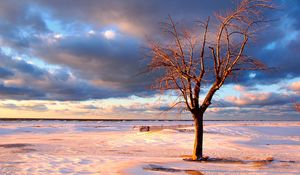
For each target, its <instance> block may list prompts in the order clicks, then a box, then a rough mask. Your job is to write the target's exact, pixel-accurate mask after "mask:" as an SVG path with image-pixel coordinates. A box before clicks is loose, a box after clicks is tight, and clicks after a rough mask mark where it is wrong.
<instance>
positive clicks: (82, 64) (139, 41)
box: [0, 0, 300, 100]
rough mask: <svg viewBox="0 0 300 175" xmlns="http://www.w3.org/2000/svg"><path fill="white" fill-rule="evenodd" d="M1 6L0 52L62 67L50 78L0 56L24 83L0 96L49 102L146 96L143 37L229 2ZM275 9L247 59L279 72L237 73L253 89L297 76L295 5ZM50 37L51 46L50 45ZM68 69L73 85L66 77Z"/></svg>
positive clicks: (81, 0)
mask: <svg viewBox="0 0 300 175" xmlns="http://www.w3.org/2000/svg"><path fill="white" fill-rule="evenodd" d="M277 2H278V3H279V4H280V1H277ZM0 4H1V6H0V19H1V20H0V39H1V40H0V43H1V47H10V48H12V49H13V50H14V51H15V52H17V53H19V54H26V55H28V56H32V57H36V58H38V59H41V60H43V61H45V62H46V63H48V64H54V65H58V66H61V67H63V68H65V69H64V70H58V69H57V70H55V72H54V73H50V72H49V71H48V70H47V69H43V68H40V67H38V66H35V65H34V63H33V64H29V63H27V62H26V61H22V60H13V59H11V58H10V57H4V56H2V57H1V62H2V63H1V62H0V65H1V68H0V78H1V79H2V80H5V79H12V77H14V78H15V79H21V80H23V82H22V83H20V84H15V85H14V86H8V85H5V84H3V85H2V86H1V88H2V89H3V90H2V92H5V91H7V92H13V91H15V92H16V94H20V93H18V92H19V91H20V92H22V91H23V93H25V94H28V95H27V96H20V95H18V96H13V93H8V94H6V95H4V93H3V95H4V97H5V98H13V99H20V98H21V99H22V98H23V99H30V98H31V97H32V98H33V99H55V100H87V99H103V98H109V97H125V96H129V95H133V94H134V95H149V94H151V93H153V92H150V91H149V90H148V89H147V88H146V87H148V86H149V85H150V84H151V83H152V82H153V79H154V78H153V76H150V77H147V75H139V76H137V74H138V73H139V72H140V71H141V69H142V68H143V64H142V61H141V60H142V58H143V53H142V51H143V50H142V49H141V48H142V47H143V43H144V41H145V36H148V37H151V38H152V37H153V38H155V37H157V36H159V34H158V32H159V30H160V26H159V22H161V21H163V20H165V19H166V17H167V15H172V16H173V18H174V19H175V20H176V21H178V22H182V21H184V22H187V23H192V22H194V21H196V20H199V19H205V18H206V17H207V15H211V16H212V15H213V11H215V10H221V9H225V8H227V7H228V6H230V5H232V3H231V1H220V0H204V1H203V0H202V1H199V0H190V1H185V0H165V1H161V0H149V1H141V0H126V1H111V0H102V1H99V0H89V1H86V0H77V1H71V0H64V1H60V0H51V1H50V0H47V1H11V0H6V1H1V2H0ZM280 6H281V7H280V10H278V11H276V12H274V13H272V14H274V18H278V17H279V16H280V18H279V19H278V20H277V21H275V22H272V23H271V26H270V27H268V28H267V29H266V30H265V31H263V32H262V33H260V34H259V36H258V38H257V41H256V43H255V44H252V45H251V48H250V49H248V52H249V53H250V54H253V55H254V56H257V57H259V58H262V60H263V61H264V62H266V63H267V65H269V66H271V67H276V68H278V69H277V70H276V71H275V72H271V73H268V72H261V73H257V74H256V77H255V78H249V76H248V73H247V74H244V75H243V76H242V77H241V78H240V79H241V81H242V82H244V83H248V84H249V82H252V84H253V85H255V84H256V83H270V82H277V81H279V80H282V78H285V77H287V76H288V77H297V76H300V69H299V68H298V66H299V65H300V58H299V54H297V52H298V50H299V49H300V48H299V46H300V41H299V36H300V35H297V32H299V31H300V24H299V20H298V19H299V18H300V9H299V6H300V4H299V2H296V1H293V2H288V3H282V4H280ZM47 20H52V21H56V22H58V24H59V25H60V26H59V28H60V30H65V31H64V34H63V36H62V37H61V38H56V39H54V38H53V36H52V35H54V34H55V33H57V32H58V33H59V31H51V30H54V29H53V28H55V27H57V26H49V25H50V24H47ZM52 25H54V24H52ZM85 26H88V27H90V28H91V29H93V30H95V32H96V33H97V34H96V35H87V33H84V32H87V31H81V30H82V29H84V27H85ZM50 28H51V29H50ZM109 28H113V29H116V32H117V36H116V38H115V39H112V40H108V39H106V38H104V37H103V36H102V34H101V32H102V31H103V30H105V29H109ZM68 30H74V31H75V34H74V31H72V33H68ZM51 37H52V38H51ZM49 39H52V40H53V41H52V42H51V43H49ZM272 43H275V44H274V48H272V47H270V46H272ZM268 46H269V47H268ZM2 68H3V69H2ZM69 72H72V74H73V76H75V77H76V80H72V77H71V75H70V73H69ZM24 82H30V83H27V84H26V83H24ZM35 92H36V94H35ZM9 94H10V95H9Z"/></svg>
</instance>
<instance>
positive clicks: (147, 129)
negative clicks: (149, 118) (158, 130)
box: [140, 126, 150, 132]
mask: <svg viewBox="0 0 300 175" xmlns="http://www.w3.org/2000/svg"><path fill="white" fill-rule="evenodd" d="M148 131H150V126H141V127H140V132H148Z"/></svg>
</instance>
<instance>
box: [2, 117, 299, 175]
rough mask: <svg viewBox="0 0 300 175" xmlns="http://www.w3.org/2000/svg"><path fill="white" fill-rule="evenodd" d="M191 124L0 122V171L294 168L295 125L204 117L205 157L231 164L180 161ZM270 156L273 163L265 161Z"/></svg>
mask: <svg viewBox="0 0 300 175" xmlns="http://www.w3.org/2000/svg"><path fill="white" fill-rule="evenodd" d="M192 124H193V122H192V121H0V135H1V137H0V174H17V175H18V174H20V175H21V174H53V175H54V174H55V175H56V174H78V175H81V174H82V175H84V174H197V173H198V174H299V172H300V122H297V121H293V122H285V121H280V122H279V121H276V122H275V121H272V122H270V121H263V122H261V121H238V122H237V121H235V122H233V121H207V122H205V127H204V129H205V136H204V147H205V148H204V154H205V155H208V156H210V157H212V158H222V159H224V160H229V161H223V162H206V163H199V162H186V161H183V160H182V158H183V157H185V156H186V155H190V154H191V152H192V147H193V139H194V135H193V131H192V130H193V127H190V126H191V125H192ZM146 125H147V126H154V127H156V128H161V129H156V130H154V131H150V132H139V129H138V127H139V126H146ZM178 125H181V126H184V127H178ZM189 125H190V126H189ZM164 127H165V128H166V129H163V128H164ZM270 157H272V158H273V159H274V161H272V162H265V161H263V160H266V158H270ZM232 160H234V161H232Z"/></svg>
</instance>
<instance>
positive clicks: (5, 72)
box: [0, 67, 14, 78]
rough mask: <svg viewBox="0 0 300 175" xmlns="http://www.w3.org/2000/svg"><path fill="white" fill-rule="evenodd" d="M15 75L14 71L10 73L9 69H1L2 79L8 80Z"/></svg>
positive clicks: (0, 75)
mask: <svg viewBox="0 0 300 175" xmlns="http://www.w3.org/2000/svg"><path fill="white" fill-rule="evenodd" d="M13 75H14V73H13V72H12V71H10V70H9V69H6V68H3V67H0V78H8V77H11V76H13Z"/></svg>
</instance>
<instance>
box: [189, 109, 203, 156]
mask: <svg viewBox="0 0 300 175" xmlns="http://www.w3.org/2000/svg"><path fill="white" fill-rule="evenodd" d="M194 123H195V141H194V151H193V156H192V159H193V160H201V159H203V114H198V115H194Z"/></svg>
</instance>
